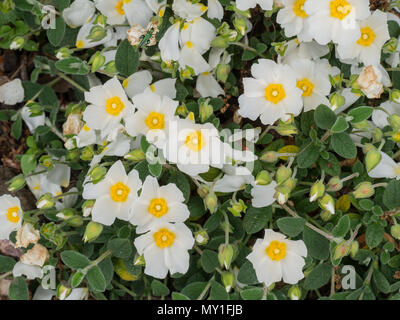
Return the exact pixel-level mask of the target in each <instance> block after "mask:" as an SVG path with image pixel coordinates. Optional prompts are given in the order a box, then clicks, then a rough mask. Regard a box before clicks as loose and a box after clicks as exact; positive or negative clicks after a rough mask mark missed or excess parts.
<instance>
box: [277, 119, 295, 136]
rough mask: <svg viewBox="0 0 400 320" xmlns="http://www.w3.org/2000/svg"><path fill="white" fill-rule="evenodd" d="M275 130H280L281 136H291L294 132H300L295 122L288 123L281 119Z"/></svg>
mask: <svg viewBox="0 0 400 320" xmlns="http://www.w3.org/2000/svg"><path fill="white" fill-rule="evenodd" d="M275 131H276V132H278V133H279V134H280V135H281V136H289V137H291V136H292V135H293V134H298V133H299V130H298V129H297V127H296V126H295V125H294V124H293V123H291V124H287V123H284V122H283V121H281V120H279V122H278V126H277V127H276V128H275Z"/></svg>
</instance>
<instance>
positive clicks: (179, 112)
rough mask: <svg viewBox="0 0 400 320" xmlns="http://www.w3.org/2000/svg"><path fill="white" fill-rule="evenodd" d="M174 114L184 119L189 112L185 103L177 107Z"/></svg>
mask: <svg viewBox="0 0 400 320" xmlns="http://www.w3.org/2000/svg"><path fill="white" fill-rule="evenodd" d="M176 114H177V115H179V116H181V117H184V118H186V117H187V116H188V114H189V110H188V108H187V107H186V104H185V103H182V104H181V105H179V106H178V108H176Z"/></svg>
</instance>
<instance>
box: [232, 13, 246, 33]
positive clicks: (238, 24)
mask: <svg viewBox="0 0 400 320" xmlns="http://www.w3.org/2000/svg"><path fill="white" fill-rule="evenodd" d="M233 26H234V27H235V29H236V31H237V32H239V34H240V35H242V36H244V35H245V34H246V30H247V25H246V20H245V19H244V18H242V17H240V16H235V19H234V20H233Z"/></svg>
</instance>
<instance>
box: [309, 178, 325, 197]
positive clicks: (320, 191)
mask: <svg viewBox="0 0 400 320" xmlns="http://www.w3.org/2000/svg"><path fill="white" fill-rule="evenodd" d="M324 193H325V186H324V183H323V182H322V181H321V180H319V181H317V182H314V184H313V185H312V187H311V189H310V202H313V201H315V200H317V199H319V198H321V197H322V196H323V195H324Z"/></svg>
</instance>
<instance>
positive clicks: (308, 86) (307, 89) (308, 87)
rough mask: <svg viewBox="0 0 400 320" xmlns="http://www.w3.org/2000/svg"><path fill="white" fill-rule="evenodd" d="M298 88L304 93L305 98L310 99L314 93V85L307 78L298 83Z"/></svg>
mask: <svg viewBox="0 0 400 320" xmlns="http://www.w3.org/2000/svg"><path fill="white" fill-rule="evenodd" d="M297 88H299V89H300V90H302V91H303V97H309V96H311V95H312V93H313V90H314V84H313V83H312V82H311V81H310V80H308V79H307V78H304V79H302V80H300V81H297Z"/></svg>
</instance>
